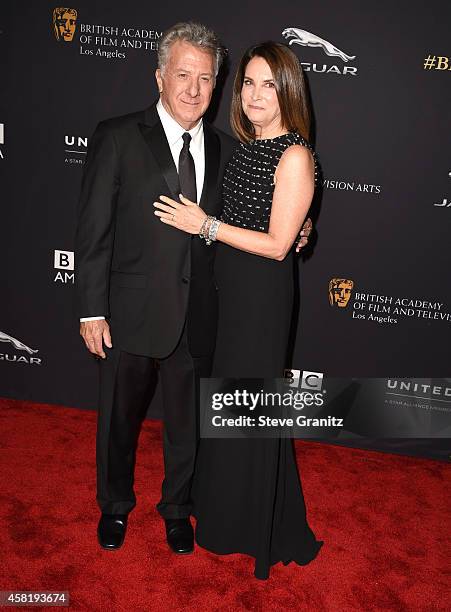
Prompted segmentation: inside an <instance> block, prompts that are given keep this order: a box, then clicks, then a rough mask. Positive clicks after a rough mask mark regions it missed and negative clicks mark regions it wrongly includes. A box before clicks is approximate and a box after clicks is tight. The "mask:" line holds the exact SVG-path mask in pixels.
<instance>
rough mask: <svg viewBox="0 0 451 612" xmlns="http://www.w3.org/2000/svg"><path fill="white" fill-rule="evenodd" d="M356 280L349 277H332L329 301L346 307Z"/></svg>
mask: <svg viewBox="0 0 451 612" xmlns="http://www.w3.org/2000/svg"><path fill="white" fill-rule="evenodd" d="M353 287H354V281H352V280H349V279H347V278H331V279H330V281H329V303H330V305H331V306H338V308H346V306H347V305H348V302H349V298H350V297H351V293H352V288H353Z"/></svg>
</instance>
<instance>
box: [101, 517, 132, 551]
mask: <svg viewBox="0 0 451 612" xmlns="http://www.w3.org/2000/svg"><path fill="white" fill-rule="evenodd" d="M126 531H127V515H126V514H102V516H101V517H100V521H99V525H98V527H97V539H98V540H99V544H100V546H101V547H102V548H106V549H107V550H116V549H117V548H120V547H121V546H122V544H123V542H124V538H125V532H126Z"/></svg>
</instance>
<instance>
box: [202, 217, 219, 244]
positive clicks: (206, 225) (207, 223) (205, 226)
mask: <svg viewBox="0 0 451 612" xmlns="http://www.w3.org/2000/svg"><path fill="white" fill-rule="evenodd" d="M215 221H216V217H212V216H211V215H208V217H207V218H206V219H205V220H204V222H203V223H202V227H201V228H200V231H199V238H203V239H204V240H205V244H207V245H208V246H210V244H211V237H210V233H211V227H212V225H213V223H214V222H215Z"/></svg>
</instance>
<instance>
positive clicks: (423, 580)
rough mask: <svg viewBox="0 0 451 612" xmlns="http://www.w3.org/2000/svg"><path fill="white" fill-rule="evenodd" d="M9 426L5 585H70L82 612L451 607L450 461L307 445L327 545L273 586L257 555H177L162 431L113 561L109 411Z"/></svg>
mask: <svg viewBox="0 0 451 612" xmlns="http://www.w3.org/2000/svg"><path fill="white" fill-rule="evenodd" d="M0 418H1V423H0V431H1V449H0V450H1V455H0V456H1V458H2V464H1V471H0V479H1V483H0V485H1V486H0V491H1V500H2V501H1V530H0V534H1V543H0V545H1V557H2V562H1V564H0V590H9V589H12V590H13V589H15V590H39V589H43V590H67V591H70V595H71V606H70V608H71V609H73V610H87V611H90V612H96V611H114V612H115V611H122V610H124V611H125V610H126V611H127V612H128V611H138V610H139V611H141V610H158V611H160V610H161V611H163V610H165V611H166V610H171V611H172V610H191V609H193V610H199V611H203V610H224V611H237V610H268V611H273V610H306V611H309V612H311V611H314V612H316V611H322V610H325V611H332V610H333V611H335V610H336V611H340V612H344V611H351V610H356V611H357V610H358V611H369V610H377V611H382V610H384V611H385V610H396V611H399V610H402V611H405V610H407V611H410V610H412V611H425V612H428V611H431V612H432V611H436V610H443V611H445V610H450V608H451V603H450V602H451V598H450V595H451V594H450V592H449V576H450V574H449V568H450V552H451V551H450V546H449V543H450V540H449V533H450V501H451V500H450V497H449V466H448V465H447V464H445V463H442V462H438V461H432V460H423V459H417V458H410V457H403V456H399V455H389V454H383V453H378V452H374V451H371V452H369V451H362V450H354V449H347V448H342V447H337V446H331V445H325V444H319V443H315V442H297V451H298V461H299V466H300V471H301V477H302V482H303V487H304V494H305V497H306V502H307V509H308V517H309V522H310V524H311V526H312V529H313V530H314V532H315V534H316V536H317V538H318V539H321V540H324V546H323V548H322V549H321V552H320V554H319V556H318V557H317V559H315V560H314V561H313V562H312V563H311V564H310V565H308V566H305V567H299V566H295V565H292V564H291V565H290V566H288V567H283V566H282V565H278V566H275V567H274V568H273V569H272V573H271V578H270V579H269V580H268V581H266V582H260V581H257V580H256V579H255V578H254V577H253V575H252V571H253V563H252V560H251V559H249V558H247V557H245V556H243V555H232V556H227V557H218V556H215V555H213V554H210V553H208V552H206V551H204V550H202V549H200V548H196V551H195V553H194V555H189V556H185V557H176V556H174V555H173V554H171V553H170V552H169V550H168V548H167V545H166V543H165V540H164V535H163V528H162V522H161V520H160V519H159V516H158V515H157V512H156V510H155V503H156V502H157V501H158V499H159V488H160V481H161V476H162V458H161V444H160V425H159V423H153V422H146V423H145V424H144V429H143V432H142V434H141V439H140V449H139V454H138V465H137V470H136V492H137V496H138V505H137V507H136V508H135V510H134V512H133V513H132V514H131V515H130V519H129V528H128V533H127V539H126V541H125V544H124V546H123V548H122V549H121V550H119V551H114V552H113V551H102V550H101V549H100V548H99V546H98V544H97V541H96V527H97V520H98V509H97V506H96V503H95V446H94V445H95V420H96V415H95V413H94V412H88V411H81V410H75V409H69V408H61V407H55V406H48V405H43V404H41V405H38V404H31V403H27V402H18V401H13V400H0ZM446 489H447V494H446V492H445V491H446ZM30 609H31V608H30ZM41 609H42V608H41ZM46 609H55V608H46Z"/></svg>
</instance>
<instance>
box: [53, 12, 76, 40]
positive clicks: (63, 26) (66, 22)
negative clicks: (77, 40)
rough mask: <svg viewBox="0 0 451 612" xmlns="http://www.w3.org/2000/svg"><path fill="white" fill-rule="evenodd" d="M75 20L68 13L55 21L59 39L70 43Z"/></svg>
mask: <svg viewBox="0 0 451 612" xmlns="http://www.w3.org/2000/svg"><path fill="white" fill-rule="evenodd" d="M75 26H76V18H75V16H74V15H71V14H70V13H63V14H62V15H61V17H60V18H59V19H58V21H57V27H58V30H59V34H60V37H61V38H62V39H63V40H65V41H66V42H70V41H71V40H72V39H73V37H74V34H75Z"/></svg>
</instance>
